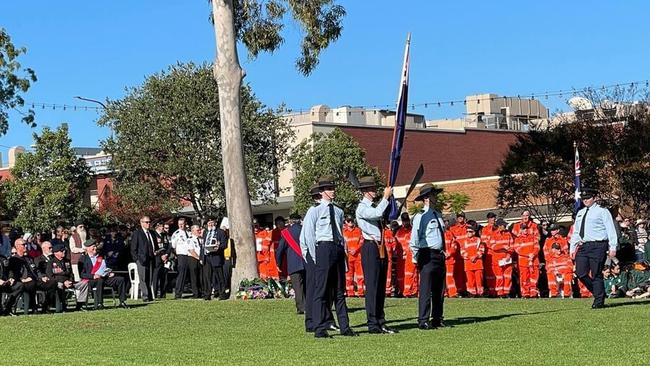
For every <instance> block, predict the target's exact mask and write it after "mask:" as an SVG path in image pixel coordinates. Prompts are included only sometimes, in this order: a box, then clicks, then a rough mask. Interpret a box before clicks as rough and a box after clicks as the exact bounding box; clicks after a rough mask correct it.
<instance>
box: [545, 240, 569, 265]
mask: <svg viewBox="0 0 650 366" xmlns="http://www.w3.org/2000/svg"><path fill="white" fill-rule="evenodd" d="M555 243H558V244H560V251H562V253H569V242H568V241H567V239H565V238H564V237H563V236H562V235H559V234H558V236H557V237H554V236H550V237H548V238H546V241H544V258H548V257H549V256H550V255H551V247H552V246H553V244H555ZM546 261H547V262H548V260H546Z"/></svg>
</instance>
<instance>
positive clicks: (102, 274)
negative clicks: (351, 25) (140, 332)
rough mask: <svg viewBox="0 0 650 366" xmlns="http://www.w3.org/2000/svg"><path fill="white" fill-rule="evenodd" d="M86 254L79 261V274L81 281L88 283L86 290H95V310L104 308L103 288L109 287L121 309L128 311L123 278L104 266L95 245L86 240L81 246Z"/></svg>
mask: <svg viewBox="0 0 650 366" xmlns="http://www.w3.org/2000/svg"><path fill="white" fill-rule="evenodd" d="M83 246H84V248H86V254H84V255H82V256H81V258H80V259H79V263H80V268H79V273H80V276H81V279H82V280H83V281H86V282H88V288H95V295H94V296H95V306H94V307H95V310H99V309H103V308H104V286H110V287H112V288H113V290H115V291H117V292H118V294H119V298H120V304H119V305H118V306H119V307H121V308H125V309H128V306H127V305H126V285H125V283H124V277H119V276H115V274H114V273H113V272H112V271H110V268H108V267H107V266H106V261H104V258H102V256H100V255H97V243H96V242H95V240H94V239H88V240H86V241H85V242H84V244H83Z"/></svg>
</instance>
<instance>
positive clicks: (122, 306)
mask: <svg viewBox="0 0 650 366" xmlns="http://www.w3.org/2000/svg"><path fill="white" fill-rule="evenodd" d="M117 307H118V308H122V309H128V308H129V305H127V304H126V303H125V302H121V303H120V304H119V305H118V306H117Z"/></svg>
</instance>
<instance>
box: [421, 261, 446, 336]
mask: <svg viewBox="0 0 650 366" xmlns="http://www.w3.org/2000/svg"><path fill="white" fill-rule="evenodd" d="M417 261H418V263H417V266H418V270H419V271H420V288H419V293H418V297H419V298H418V324H423V323H425V322H429V319H431V323H432V324H434V325H436V324H439V323H440V322H441V321H442V315H443V305H444V299H445V297H444V295H445V280H446V267H445V256H444V254H442V252H441V251H439V250H434V249H429V248H423V249H420V250H419V251H418V259H417Z"/></svg>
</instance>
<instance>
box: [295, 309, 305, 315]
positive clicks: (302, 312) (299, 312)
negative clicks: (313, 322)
mask: <svg viewBox="0 0 650 366" xmlns="http://www.w3.org/2000/svg"><path fill="white" fill-rule="evenodd" d="M304 313H305V312H304V311H303V310H298V311H296V314H298V315H303V314H304Z"/></svg>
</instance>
